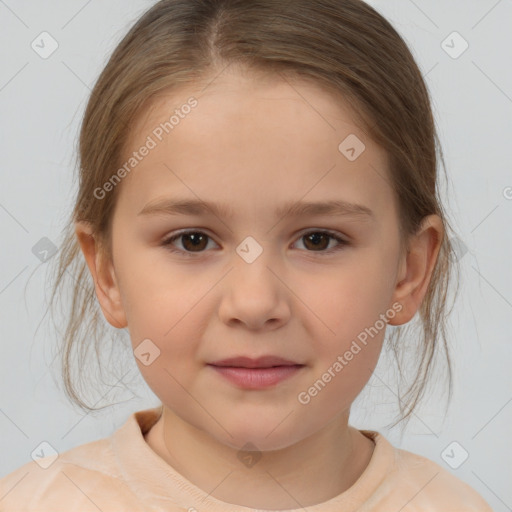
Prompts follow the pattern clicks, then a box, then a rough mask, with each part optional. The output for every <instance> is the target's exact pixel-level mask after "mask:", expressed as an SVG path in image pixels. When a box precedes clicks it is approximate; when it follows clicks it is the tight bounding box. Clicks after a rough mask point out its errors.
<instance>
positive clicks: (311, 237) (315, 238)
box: [305, 233, 329, 249]
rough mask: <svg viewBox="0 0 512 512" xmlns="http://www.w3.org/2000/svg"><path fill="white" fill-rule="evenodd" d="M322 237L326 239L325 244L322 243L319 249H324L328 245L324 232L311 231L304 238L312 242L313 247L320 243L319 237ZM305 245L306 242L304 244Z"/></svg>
mask: <svg viewBox="0 0 512 512" xmlns="http://www.w3.org/2000/svg"><path fill="white" fill-rule="evenodd" d="M322 238H323V240H324V242H325V241H327V244H323V245H322V246H321V247H320V248H321V249H325V248H326V247H328V246H329V240H328V238H329V237H328V236H326V235H325V234H324V233H311V234H310V235H306V236H305V239H306V240H307V241H308V242H310V241H311V242H313V244H314V245H313V247H314V248H318V247H319V242H320V243H321V239H322ZM306 246H307V244H306Z"/></svg>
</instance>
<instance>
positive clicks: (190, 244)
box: [162, 231, 210, 255]
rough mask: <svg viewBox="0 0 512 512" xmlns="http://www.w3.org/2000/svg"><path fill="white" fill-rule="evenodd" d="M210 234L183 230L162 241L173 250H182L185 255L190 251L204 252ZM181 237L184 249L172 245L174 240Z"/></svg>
mask: <svg viewBox="0 0 512 512" xmlns="http://www.w3.org/2000/svg"><path fill="white" fill-rule="evenodd" d="M209 238H210V237H209V236H208V235H207V234H206V233H203V232H201V231H187V232H181V233H178V234H177V235H174V236H171V237H170V238H167V239H166V240H164V241H163V242H162V245H164V246H168V249H169V250H170V251H171V252H180V253H183V254H185V255H188V254H190V253H201V252H204V250H205V249H206V247H207V245H208V240H209ZM178 239H181V240H182V242H181V245H182V247H183V249H180V248H174V247H172V246H173V244H174V242H175V241H176V240H178Z"/></svg>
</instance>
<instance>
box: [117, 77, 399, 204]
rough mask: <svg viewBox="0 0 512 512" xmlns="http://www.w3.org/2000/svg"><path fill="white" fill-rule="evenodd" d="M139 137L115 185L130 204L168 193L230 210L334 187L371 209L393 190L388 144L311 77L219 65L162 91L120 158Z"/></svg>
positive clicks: (333, 191)
mask: <svg viewBox="0 0 512 512" xmlns="http://www.w3.org/2000/svg"><path fill="white" fill-rule="evenodd" d="M192 98H193V99H192ZM191 105H193V106H192V107H191ZM149 141H151V142H149ZM143 146H151V147H152V148H151V150H150V151H146V152H145V153H147V155H146V156H144V157H143V158H140V160H139V161H138V162H137V164H136V165H135V166H133V167H132V170H131V171H130V172H129V174H128V176H127V178H125V179H124V180H123V183H122V188H123V189H125V190H124V191H123V193H122V194H121V195H122V196H123V195H124V196H125V200H126V201H127V203H129V204H130V205H132V206H133V207H136V208H138V211H139V210H140V209H141V208H143V207H144V205H145V204H146V203H147V202H148V201H150V200H153V199H155V198H157V197H164V196H166V195H168V196H172V195H173V194H175V193H178V194H179V195H180V196H181V197H183V196H184V195H188V196H190V198H191V199H192V198H194V199H198V198H199V199H205V200H212V201H216V200H218V201H219V202H221V203H228V202H230V203H231V204H232V205H233V208H234V209H235V210H236V205H237V204H239V206H244V207H245V208H249V207H251V205H252V206H254V207H255V206H256V205H261V206H263V205H266V204H270V202H274V203H275V206H276V207H278V206H279V204H278V203H281V202H283V201H286V202H290V201H293V200H298V199H300V198H301V197H303V196H304V195H305V194H308V197H307V199H309V200H315V199H320V198H323V197H325V195H326V194H330V195H331V196H333V195H335V194H336V191H339V195H340V199H351V200H356V199H358V200H359V201H360V202H368V201H371V202H372V203H373V204H374V205H375V206H376V207H377V208H378V207H379V204H382V205H384V204H385V203H388V204H389V200H390V199H391V196H392V191H391V188H390V180H389V178H388V177H387V175H388V170H387V164H388V161H387V154H386V152H385V151H384V150H383V148H381V147H380V146H378V145H377V144H376V143H375V142H374V141H372V140H371V139H370V138H369V137H368V135H367V134H366V132H365V131H364V127H363V126H362V125H361V123H360V121H359V118H358V117H357V115H356V113H355V112H354V110H352V108H351V105H350V104H349V103H348V102H343V101H342V100H340V98H339V97H335V96H334V95H332V94H331V93H329V92H328V91H327V90H325V89H324V88H322V87H320V86H318V85H316V84H314V83H312V82H311V81H298V80H295V81H291V80H289V79H286V78H284V77H283V78H278V77H276V76H273V77H265V76H251V75H244V74H241V73H228V72H226V73H223V74H221V75H220V76H218V77H217V78H216V79H215V80H214V81H213V82H211V83H210V84H209V85H207V86H206V88H205V87H204V84H201V85H200V86H199V85H198V86H196V87H190V86H187V87H183V88H181V89H176V90H173V91H168V92H167V93H166V94H161V95H160V96H159V97H158V98H155V99H154V100H153V101H152V102H151V104H149V105H148V107H147V108H146V109H145V110H144V111H143V112H142V113H141V114H140V116H139V117H138V119H137V120H136V122H135V123H134V125H133V128H132V130H131V133H130V137H129V139H128V141H127V144H126V146H125V150H124V152H123V160H124V161H125V162H126V161H128V159H129V158H130V155H132V154H133V152H134V151H138V150H139V149H141V148H142V147H143ZM354 156H355V158H354ZM342 196H343V197H342ZM253 213H255V211H253Z"/></svg>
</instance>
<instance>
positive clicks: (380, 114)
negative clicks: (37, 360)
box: [51, 0, 458, 421]
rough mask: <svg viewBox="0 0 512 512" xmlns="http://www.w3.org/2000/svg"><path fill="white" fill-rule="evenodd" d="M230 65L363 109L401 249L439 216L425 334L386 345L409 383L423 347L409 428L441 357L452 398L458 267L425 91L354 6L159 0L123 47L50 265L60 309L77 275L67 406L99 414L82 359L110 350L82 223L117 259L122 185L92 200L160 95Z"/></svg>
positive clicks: (384, 34) (412, 66)
mask: <svg viewBox="0 0 512 512" xmlns="http://www.w3.org/2000/svg"><path fill="white" fill-rule="evenodd" d="M228 65H239V66H241V67H243V68H245V69H248V70H252V71H255V72H257V71H261V72H267V73H270V74H276V75H278V74H281V75H282V76H284V75H285V74H286V75H287V76H289V77H295V78H298V79H302V80H310V81H311V80H312V81H313V82H314V83H316V84H317V85H319V86H322V87H325V88H328V89H329V90H330V91H332V93H333V94H335V95H338V97H340V98H343V99H344V100H346V101H348V102H349V103H350V104H351V105H354V106H355V107H356V108H357V111H358V113H359V114H360V118H361V121H362V122H363V124H364V127H365V130H366V132H367V134H368V136H369V137H371V138H372V139H373V140H374V141H375V142H377V143H378V144H380V145H381V146H382V147H383V148H385V150H386V151H387V153H388V155H389V162H390V169H389V171H390V176H391V186H392V188H393V190H394V193H395V197H396V200H397V204H398V207H399V222H400V232H401V235H402V237H401V242H402V247H403V249H404V250H406V243H407V239H408V237H409V236H410V235H412V234H414V233H415V231H416V230H417V229H418V227H419V225H420V223H421V221H422V219H423V218H424V217H425V216H427V215H429V214H437V215H439V216H440V217H441V219H442V221H443V224H444V228H445V236H444V238H443V241H442V246H441V249H440V252H439V255H438V259H437V262H436V266H435V268H434V271H433V274H432V277H431V281H430V284H429V287H428V290H427V293H426V296H425V298H424V300H423V303H422V304H421V306H420V309H419V321H420V328H421V333H420V334H419V335H418V336H414V337H413V336H412V335H409V333H408V331H409V330H410V328H411V327H412V325H409V324H411V323H412V322H409V324H408V325H407V328H406V329H405V328H404V327H393V328H392V329H391V330H392V332H391V336H390V337H389V347H387V348H389V349H391V350H392V352H393V353H394V355H395V357H396V360H397V362H398V368H399V370H400V375H402V370H401V364H402V363H403V360H404V357H405V356H404V354H405V353H406V350H405V349H406V345H404V342H403V336H404V335H405V333H407V334H408V338H407V339H408V340H409V342H410V340H412V339H414V340H415V341H414V343H413V347H414V353H415V354H416V357H415V358H414V360H413V361H414V362H415V363H417V365H416V367H415V370H416V373H415V376H414V378H413V379H412V384H411V385H410V386H409V387H408V389H407V391H406V393H405V394H404V395H403V398H402V395H400V394H399V395H398V398H399V407H400V413H401V416H402V417H401V419H400V420H399V421H402V420H405V419H407V418H409V417H410V415H411V414H412V412H413V410H414V409H415V408H416V406H417V404H418V403H419V402H420V400H421V399H422V397H423V396H424V394H425V389H426V386H427V384H428V382H429V381H430V379H431V377H432V370H433V368H434V367H435V365H434V364H433V360H434V356H435V355H437V353H438V352H439V351H441V350H442V351H443V353H444V354H445V356H446V362H447V375H448V384H449V396H450V397H451V393H452V369H451V367H452V365H451V362H450V354H449V350H448V345H447V342H446V321H447V317H448V314H449V312H450V311H451V308H450V310H449V311H448V310H447V292H448V291H449V283H450V275H451V273H452V271H453V268H454V267H453V265H454V264H456V263H457V258H456V257H454V256H456V254H455V250H454V247H453V245H452V243H451V242H450V238H449V237H448V236H447V235H446V234H447V233H449V232H450V230H451V228H450V226H449V223H448V220H447V218H446V215H445V213H444V211H443V207H442V204H441V200H440V198H439V183H438V177H437V165H438V160H439V159H440V160H441V161H442V163H443V169H445V166H444V160H443V155H442V150H441V147H440V143H439V139H438V136H437V132H436V129H435V123H434V119H433V115H432V110H431V105H430V98H429V94H428V91H427V88H426V85H425V83H424V80H423V77H422V74H421V72H420V70H419V68H418V66H417V64H416V62H415V60H414V58H413V56H412V54H411V52H410V50H409V49H408V47H407V45H406V43H405V42H404V40H403V39H402V38H401V37H400V35H399V34H398V33H397V32H396V31H395V29H394V28H393V27H392V25H391V24H390V23H389V22H388V21H386V19H384V18H383V17H382V16H381V15H380V14H379V13H378V12H377V11H376V10H374V9H373V8H372V7H370V6H369V5H367V4H366V3H364V2H363V1H360V0H315V1H314V2H312V1H311V0H293V1H288V2H286V1H282V2H277V1H275V0H257V1H247V0H162V1H160V2H158V3H156V4H155V5H154V6H153V7H152V8H151V9H149V10H148V11H147V12H146V13H145V14H144V15H143V16H142V17H141V18H140V19H139V20H138V21H137V22H136V23H135V24H134V26H133V27H132V28H131V29H130V31H129V32H128V34H127V35H126V36H125V37H124V38H123V40H122V41H121V42H120V43H119V45H118V46H117V47H116V49H115V50H114V52H113V54H112V56H111V58H110V60H109V62H108V63H107V65H106V67H105V68H104V70H103V72H102V73H101V75H100V77H99V79H98V81H97V83H96V84H95V86H94V89H93V90H92V93H91V95H90V99H89V102H88V104H87V108H86V111H85V114H84V118H83V123H82V126H81V132H80V140H79V160H80V162H79V173H80V174H79V179H80V182H79V187H78V192H77V198H76V203H75V207H74V210H73V213H72V218H71V222H70V223H69V224H68V225H67V226H66V228H65V230H64V233H63V242H62V244H61V251H60V254H59V258H58V259H57V258H56V259H57V260H58V261H57V262H56V268H55V279H54V287H53V291H52V296H51V304H52V305H54V303H55V300H56V297H59V298H60V299H61V300H63V298H62V297H63V296H64V294H63V293H62V292H59V289H60V288H62V287H63V286H64V282H65V279H64V278H65V277H66V273H68V274H69V275H70V276H73V281H72V283H71V284H72V299H71V301H70V302H68V303H69V304H70V311H69V313H68V319H67V327H66V331H65V334H64V336H63V344H62V371H63V380H64V384H65V391H66V393H67V395H68V397H70V398H71V399H72V400H73V401H74V402H75V403H76V404H78V405H80V406H81V407H82V408H84V409H86V410H93V409H94V405H95V404H94V405H93V406H91V405H90V404H88V403H86V401H85V400H84V398H83V397H84V396H85V393H83V390H84V389H87V386H85V387H84V386H83V382H84V380H83V377H84V375H85V369H86V368H89V367H88V366H86V365H85V361H86V360H87V358H88V356H89V355H90V354H92V352H93V348H94V352H96V356H97V358H96V361H97V363H98V367H99V368H100V372H99V374H100V375H102V373H101V364H100V363H99V359H100V357H99V353H100V349H102V350H103V348H104V345H105V344H106V341H107V338H110V340H111V341H114V340H113V337H112V333H111V331H110V330H109V327H110V326H109V325H108V324H107V323H106V322H105V319H104V318H103V317H102V314H101V310H100V308H99V306H98V304H97V301H96V297H95V290H94V284H93V282H92V278H91V275H90V273H89V271H88V268H87V266H86V263H85V260H84V258H83V256H82V255H81V251H80V247H79V245H78V243H77V239H76V235H75V233H74V222H75V221H80V220H81V221H87V222H89V223H90V224H91V226H92V229H93V231H94V233H95V234H96V235H97V237H99V238H100V240H101V241H102V246H104V248H105V250H106V251H107V254H110V252H109V251H110V227H111V222H110V221H111V218H112V212H113V209H114V206H115V201H116V198H117V194H118V193H119V188H120V187H121V186H122V185H121V184H120V185H118V186H117V187H115V188H114V190H113V191H112V192H111V193H109V194H108V195H107V197H106V198H104V199H103V200H97V199H96V198H95V196H94V190H95V189H97V188H98V187H101V186H102V184H104V183H106V182H107V181H108V179H109V178H110V177H111V176H112V175H113V174H114V172H115V170H116V169H118V167H119V166H120V165H122V160H121V158H122V154H123V148H124V145H125V143H126V141H127V140H128V138H129V135H130V126H132V125H133V123H134V121H135V119H136V118H137V116H138V115H140V114H141V112H143V111H144V110H145V108H146V107H147V106H148V105H149V104H150V101H151V100H152V99H155V98H157V97H158V95H161V94H163V93H164V92H166V91H169V90H170V89H172V88H177V87H182V86H184V85H187V84H191V83H194V84H197V82H198V81H199V80H204V81H205V83H206V80H207V79H213V78H214V77H215V76H217V75H218V74H220V73H221V72H222V70H223V69H224V68H225V67H226V66H228ZM445 173H446V170H445ZM457 271H458V267H457ZM456 282H457V283H458V279H457V280H456ZM457 290H458V288H457ZM452 307H453V306H452ZM114 343H117V341H114ZM401 361H402V362H401ZM410 363H411V361H410V360H408V361H407V364H410ZM75 371H76V372H77V374H76V375H75ZM89 377H90V375H89ZM93 387H94V386H93Z"/></svg>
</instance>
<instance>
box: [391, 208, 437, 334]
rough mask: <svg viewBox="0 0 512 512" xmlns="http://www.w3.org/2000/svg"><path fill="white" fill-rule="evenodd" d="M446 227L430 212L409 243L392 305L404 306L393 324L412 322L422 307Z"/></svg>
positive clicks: (392, 320)
mask: <svg viewBox="0 0 512 512" xmlns="http://www.w3.org/2000/svg"><path fill="white" fill-rule="evenodd" d="M443 236H444V228H443V223H442V220H441V218H440V217H439V216H438V215H429V216H428V217H425V219H423V222H422V224H421V226H420V228H419V230H418V232H417V234H416V235H414V236H413V237H412V238H411V240H410V243H409V249H408V252H407V254H406V255H404V256H403V260H402V261H401V266H400V271H399V273H398V274H397V283H396V285H395V292H394V294H393V300H392V304H393V303H395V302H398V303H399V304H400V305H401V306H402V309H401V311H400V312H398V313H397V314H396V315H395V316H394V318H393V319H390V321H389V324H390V325H402V324H405V323H407V322H409V321H410V320H411V319H412V318H413V317H414V315H415V314H416V312H417V311H418V309H419V308H420V306H421V303H422V301H423V298H424V297H425V294H426V293H427V289H428V285H429V283H430V279H431V277H432V272H433V270H434V267H435V264H436V261H437V257H438V255H439V251H440V249H441V244H442V241H443Z"/></svg>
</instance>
